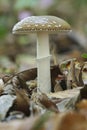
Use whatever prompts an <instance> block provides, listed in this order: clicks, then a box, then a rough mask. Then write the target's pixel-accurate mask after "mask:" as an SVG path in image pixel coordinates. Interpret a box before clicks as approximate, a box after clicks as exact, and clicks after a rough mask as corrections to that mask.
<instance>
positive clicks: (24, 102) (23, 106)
mask: <svg viewBox="0 0 87 130" xmlns="http://www.w3.org/2000/svg"><path fill="white" fill-rule="evenodd" d="M15 93H16V96H17V98H16V100H15V103H14V105H13V108H12V110H16V111H21V112H23V113H24V114H25V115H27V116H28V115H30V110H29V98H28V94H27V92H26V90H24V89H17V88H15Z"/></svg>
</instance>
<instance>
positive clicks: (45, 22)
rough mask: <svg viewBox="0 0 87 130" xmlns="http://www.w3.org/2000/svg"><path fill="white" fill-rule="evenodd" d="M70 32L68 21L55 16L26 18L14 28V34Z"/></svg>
mask: <svg viewBox="0 0 87 130" xmlns="http://www.w3.org/2000/svg"><path fill="white" fill-rule="evenodd" d="M70 30H71V27H70V25H69V24H68V23H67V22H66V21H64V20H62V19H61V18H58V17H55V16H30V17H27V18H24V19H23V20H21V21H20V22H18V23H17V24H16V25H15V26H14V27H13V33H14V34H28V33H30V32H33V33H35V32H49V33H53V32H63V31H67V32H68V31H70Z"/></svg>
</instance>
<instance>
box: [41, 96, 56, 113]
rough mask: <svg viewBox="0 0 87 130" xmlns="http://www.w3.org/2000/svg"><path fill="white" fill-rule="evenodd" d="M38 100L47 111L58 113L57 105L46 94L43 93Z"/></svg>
mask: <svg viewBox="0 0 87 130" xmlns="http://www.w3.org/2000/svg"><path fill="white" fill-rule="evenodd" d="M38 100H39V102H40V103H41V104H42V105H43V106H44V107H45V108H46V109H47V110H51V111H54V112H58V108H57V106H56V104H55V103H54V102H53V101H52V100H51V99H49V98H48V97H47V95H46V94H45V93H41V94H40V95H39V96H38Z"/></svg>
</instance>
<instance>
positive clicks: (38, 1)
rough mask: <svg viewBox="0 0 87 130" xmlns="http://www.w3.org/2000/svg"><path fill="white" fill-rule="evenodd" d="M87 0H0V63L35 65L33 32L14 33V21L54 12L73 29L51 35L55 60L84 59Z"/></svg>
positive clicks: (0, 64) (12, 67)
mask: <svg viewBox="0 0 87 130" xmlns="http://www.w3.org/2000/svg"><path fill="white" fill-rule="evenodd" d="M86 11H87V0H0V67H1V68H3V69H4V70H5V69H6V68H11V69H12V70H14V68H15V67H14V66H17V67H19V68H20V70H21V69H26V68H31V67H34V66H36V60H35V58H36V44H35V42H36V39H35V37H34V35H32V34H29V36H14V35H13V34H12V28H13V26H14V24H15V23H17V22H18V21H20V20H22V19H23V18H25V17H28V16H31V15H54V16H57V17H60V18H62V19H64V20H66V21H67V22H68V23H69V24H70V25H71V27H72V30H73V31H72V33H70V34H66V35H52V36H50V44H51V53H52V55H53V57H52V64H56V63H57V62H61V61H63V60H66V59H68V58H73V57H76V58H78V59H81V54H82V53H85V52H86V51H87V39H86V36H87V12H86Z"/></svg>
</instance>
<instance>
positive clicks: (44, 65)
mask: <svg viewBox="0 0 87 130" xmlns="http://www.w3.org/2000/svg"><path fill="white" fill-rule="evenodd" d="M70 30H71V28H70V25H69V24H68V23H67V22H66V21H64V20H62V19H60V18H58V17H55V16H30V17H27V18H24V19H23V20H21V21H20V22H18V23H17V24H16V25H15V26H14V27H13V34H29V33H36V34H37V70H38V72H37V75H38V78H37V80H38V81H37V90H38V88H39V90H40V91H42V92H45V93H49V92H51V76H50V57H51V55H50V49H49V35H48V34H50V33H58V32H69V31H70Z"/></svg>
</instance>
